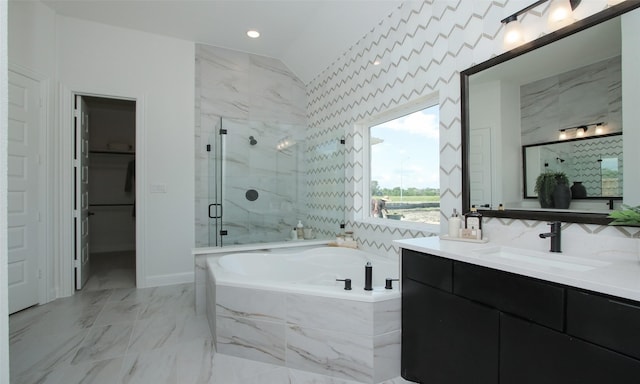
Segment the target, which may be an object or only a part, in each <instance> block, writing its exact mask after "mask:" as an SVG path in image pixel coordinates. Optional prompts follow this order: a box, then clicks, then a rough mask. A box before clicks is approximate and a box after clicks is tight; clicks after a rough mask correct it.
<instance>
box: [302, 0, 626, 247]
mask: <svg viewBox="0 0 640 384" xmlns="http://www.w3.org/2000/svg"><path fill="white" fill-rule="evenodd" d="M530 3H531V1H514V0H495V1H482V0H481V1H477V0H474V1H472V0H457V1H442V0H426V1H405V2H402V3H401V4H400V5H399V7H398V8H397V9H396V10H395V11H394V12H393V13H392V14H390V15H389V16H388V17H387V18H385V19H384V20H381V21H380V23H379V24H378V25H377V26H375V28H373V29H372V30H371V31H370V32H369V33H368V34H367V35H366V36H364V37H363V38H362V39H361V40H359V41H358V42H357V43H356V44H354V45H353V46H352V47H351V48H350V49H349V50H347V51H346V52H344V54H343V55H342V56H341V57H339V58H338V59H337V60H335V61H334V62H333V63H332V64H331V65H330V66H329V67H328V68H327V69H326V70H325V71H323V72H322V73H321V74H319V75H318V76H317V77H316V78H315V79H314V80H312V81H311V82H310V83H309V84H307V100H308V107H307V114H308V120H309V130H308V134H307V138H308V140H309V142H310V143H313V145H312V146H311V148H322V147H325V146H331V145H332V144H331V143H333V142H334V140H335V139H336V138H339V137H344V138H345V140H346V145H345V146H344V148H343V151H344V155H345V161H344V162H342V163H339V162H338V161H336V159H338V158H340V156H337V157H334V158H322V157H321V156H320V155H316V154H312V153H309V155H310V156H309V157H308V161H307V163H308V164H307V166H308V172H309V173H310V174H318V175H322V176H323V177H322V178H321V179H322V181H320V182H318V181H314V182H313V183H312V182H310V183H309V185H308V186H309V188H310V192H309V194H310V197H312V199H311V200H312V201H314V202H313V203H311V204H312V208H313V209H312V211H313V212H314V213H313V215H312V217H311V218H312V219H313V220H314V221H316V222H331V223H334V222H335V223H337V222H339V221H340V220H341V216H342V214H343V213H344V215H345V217H346V226H347V229H352V230H354V232H355V237H356V238H357V240H358V242H359V245H360V247H361V248H363V249H365V250H370V251H373V252H375V253H379V254H387V255H389V256H393V255H397V249H394V247H393V246H392V245H391V241H392V240H394V239H401V238H409V237H418V236H435V235H438V233H437V232H438V231H433V232H429V231H424V230H402V229H398V228H395V227H389V226H386V225H381V224H370V223H366V222H363V221H361V220H359V218H361V217H362V212H363V208H364V201H365V200H366V199H365V196H364V195H363V188H362V183H363V178H364V177H365V176H364V167H363V164H364V158H363V140H362V134H361V132H360V131H359V129H361V128H358V127H357V124H358V123H359V122H362V121H364V120H366V119H369V118H372V117H374V116H376V115H378V114H380V113H382V112H385V111H387V110H389V109H392V108H394V107H398V106H402V105H404V104H406V103H409V102H413V101H416V100H418V99H420V98H423V97H426V96H429V95H437V97H438V99H439V104H440V119H441V121H440V189H441V209H442V212H441V223H442V224H441V228H442V230H444V228H446V226H447V221H446V216H447V215H446V213H449V212H451V211H452V210H453V209H454V208H456V209H458V210H460V209H461V206H462V203H461V197H462V173H461V132H460V129H461V120H460V84H459V83H460V76H459V74H460V72H461V71H462V70H464V69H466V68H468V67H470V66H473V65H475V64H478V63H480V62H482V61H485V60H487V59H489V58H491V57H493V56H496V55H498V54H501V53H503V48H502V29H503V26H502V24H501V23H500V20H501V19H503V18H504V17H506V16H508V15H510V14H512V13H514V12H516V11H517V10H519V9H522V8H524V7H525V6H527V5H529V4H530ZM582 3H583V5H582V6H581V7H579V8H578V9H579V10H580V12H581V15H580V17H586V16H588V15H591V14H594V13H596V12H599V11H601V10H603V9H604V8H606V6H607V2H606V0H592V1H589V2H584V1H583V2H582ZM547 10H548V3H547V4H546V5H541V6H540V7H538V8H536V9H534V10H532V11H530V12H528V13H526V14H525V15H524V17H523V18H522V20H521V23H522V25H523V26H524V28H525V29H526V30H527V31H528V33H529V34H530V36H529V38H531V39H533V38H536V37H539V36H542V35H544V34H545V33H547V32H546V31H545V30H544V29H545V28H546V25H547V24H546V13H547ZM374 60H380V62H381V64H380V65H378V66H375V65H373V62H374ZM310 151H311V149H310ZM325 182H327V183H334V182H335V184H336V185H335V188H334V187H331V186H328V185H326V184H325ZM343 185H344V186H345V188H344V190H343V189H341V188H340V186H343ZM336 194H340V195H342V196H344V202H345V208H344V212H343V211H342V209H341V207H332V206H323V205H322V203H320V202H321V201H323V200H325V199H326V200H329V198H330V197H334V196H335V195H336ZM527 225H534V226H538V225H540V223H533V224H529V222H527V221H521V220H517V221H499V220H490V223H489V226H490V227H492V228H496V230H500V228H502V227H510V226H518V227H527ZM567 226H568V227H571V229H572V230H576V231H583V232H584V233H589V234H602V233H615V234H616V235H622V236H627V237H629V236H632V237H637V236H638V232H633V231H629V229H628V228H627V229H613V228H606V227H604V228H603V227H595V228H594V227H593V226H583V225H572V224H568V225H567ZM625 232H626V233H625Z"/></svg>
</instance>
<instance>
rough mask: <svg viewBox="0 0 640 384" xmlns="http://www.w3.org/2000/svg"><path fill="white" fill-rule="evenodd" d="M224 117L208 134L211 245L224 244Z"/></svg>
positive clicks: (218, 245)
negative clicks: (222, 135) (222, 134)
mask: <svg viewBox="0 0 640 384" xmlns="http://www.w3.org/2000/svg"><path fill="white" fill-rule="evenodd" d="M221 129H222V118H219V119H217V122H216V125H215V127H214V129H213V131H211V132H209V134H208V144H207V152H208V157H207V180H208V189H209V193H208V195H209V204H208V206H207V208H208V213H207V215H208V220H209V221H208V222H209V231H208V232H209V246H211V247H220V246H222V233H224V232H222V231H223V229H222V189H221V186H222V161H221V159H222V153H223V143H222V138H221V132H222V131H221Z"/></svg>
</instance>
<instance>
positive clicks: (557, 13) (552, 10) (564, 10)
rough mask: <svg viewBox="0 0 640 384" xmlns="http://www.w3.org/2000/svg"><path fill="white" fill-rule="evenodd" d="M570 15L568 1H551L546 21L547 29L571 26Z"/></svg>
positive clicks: (571, 19) (570, 10)
mask: <svg viewBox="0 0 640 384" xmlns="http://www.w3.org/2000/svg"><path fill="white" fill-rule="evenodd" d="M572 13H573V10H572V9H571V4H570V3H569V0H551V5H550V6H549V19H548V21H547V25H548V27H549V29H551V30H556V29H559V28H562V27H565V26H567V25H569V24H571V23H572V22H573V18H572V17H571V15H572Z"/></svg>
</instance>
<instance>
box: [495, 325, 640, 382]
mask: <svg viewBox="0 0 640 384" xmlns="http://www.w3.org/2000/svg"><path fill="white" fill-rule="evenodd" d="M638 378H640V361H638V360H635V359H632V358H630V357H628V356H624V355H622V354H620V353H617V352H613V351H610V350H608V349H605V348H602V347H599V346H597V345H594V344H591V343H587V342H585V341H582V340H579V339H576V338H574V337H571V336H569V335H566V334H563V333H560V332H556V331H554V330H552V329H549V328H546V327H542V326H539V325H536V324H533V323H529V322H527V321H523V320H520V319H516V318H514V317H511V316H508V315H504V314H501V316H500V384H540V383H544V384H570V383H571V384H572V383H579V384H605V383H606V384H609V383H611V384H614V383H615V384H637V383H638Z"/></svg>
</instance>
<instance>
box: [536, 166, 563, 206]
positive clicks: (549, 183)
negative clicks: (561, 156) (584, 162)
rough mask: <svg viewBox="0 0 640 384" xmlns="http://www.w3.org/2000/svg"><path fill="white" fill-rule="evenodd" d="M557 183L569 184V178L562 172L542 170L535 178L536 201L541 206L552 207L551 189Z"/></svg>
mask: <svg viewBox="0 0 640 384" xmlns="http://www.w3.org/2000/svg"><path fill="white" fill-rule="evenodd" d="M558 184H569V178H568V177H567V175H566V174H565V173H564V172H553V171H549V172H543V173H541V174H540V175H538V177H537V178H536V186H535V188H534V190H533V191H534V192H535V193H537V194H538V201H540V206H541V207H542V208H553V207H554V201H553V191H554V190H555V189H556V185H558Z"/></svg>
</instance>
